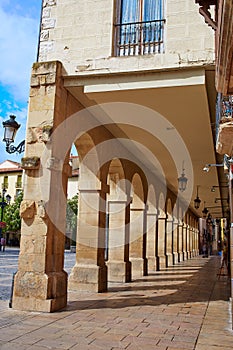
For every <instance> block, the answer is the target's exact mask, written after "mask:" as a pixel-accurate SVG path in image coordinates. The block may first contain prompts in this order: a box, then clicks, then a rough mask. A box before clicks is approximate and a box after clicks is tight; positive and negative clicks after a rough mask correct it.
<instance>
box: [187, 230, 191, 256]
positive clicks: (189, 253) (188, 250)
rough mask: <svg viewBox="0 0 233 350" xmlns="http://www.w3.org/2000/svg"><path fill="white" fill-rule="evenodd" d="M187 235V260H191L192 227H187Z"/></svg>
mask: <svg viewBox="0 0 233 350" xmlns="http://www.w3.org/2000/svg"><path fill="white" fill-rule="evenodd" d="M186 232H187V233H186V234H187V252H186V254H187V259H190V258H191V237H192V236H191V226H190V225H187V227H186Z"/></svg>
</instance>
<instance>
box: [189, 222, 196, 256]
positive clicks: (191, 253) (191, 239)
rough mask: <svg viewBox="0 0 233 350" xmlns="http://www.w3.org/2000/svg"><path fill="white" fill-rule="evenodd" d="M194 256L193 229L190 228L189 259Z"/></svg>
mask: <svg viewBox="0 0 233 350" xmlns="http://www.w3.org/2000/svg"><path fill="white" fill-rule="evenodd" d="M194 256H195V253H194V228H193V226H190V258H193V257H194Z"/></svg>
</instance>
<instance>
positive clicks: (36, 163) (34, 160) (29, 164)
mask: <svg viewBox="0 0 233 350" xmlns="http://www.w3.org/2000/svg"><path fill="white" fill-rule="evenodd" d="M39 167H40V158H39V157H36V156H35V157H24V158H22V159H21V168H23V169H28V170H34V169H39Z"/></svg>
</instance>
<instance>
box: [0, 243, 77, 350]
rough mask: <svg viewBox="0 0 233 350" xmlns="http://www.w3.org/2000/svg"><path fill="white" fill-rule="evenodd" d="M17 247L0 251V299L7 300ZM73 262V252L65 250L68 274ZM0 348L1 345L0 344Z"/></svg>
mask: <svg viewBox="0 0 233 350" xmlns="http://www.w3.org/2000/svg"><path fill="white" fill-rule="evenodd" d="M18 256H19V248H9V247H6V250H5V252H3V251H0V300H9V299H10V296H11V286H12V277H13V273H14V272H16V271H17V267H18ZM74 264H75V254H74V253H70V252H69V251H66V252H65V270H66V271H67V273H68V274H69V273H70V271H71V268H72V267H73V266H74ZM0 349H1V345H0Z"/></svg>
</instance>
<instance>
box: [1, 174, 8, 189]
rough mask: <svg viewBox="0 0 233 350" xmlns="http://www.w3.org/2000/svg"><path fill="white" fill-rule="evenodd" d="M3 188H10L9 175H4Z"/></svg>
mask: <svg viewBox="0 0 233 350" xmlns="http://www.w3.org/2000/svg"><path fill="white" fill-rule="evenodd" d="M2 188H5V189H7V188H8V176H4V178H3V184H2Z"/></svg>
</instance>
